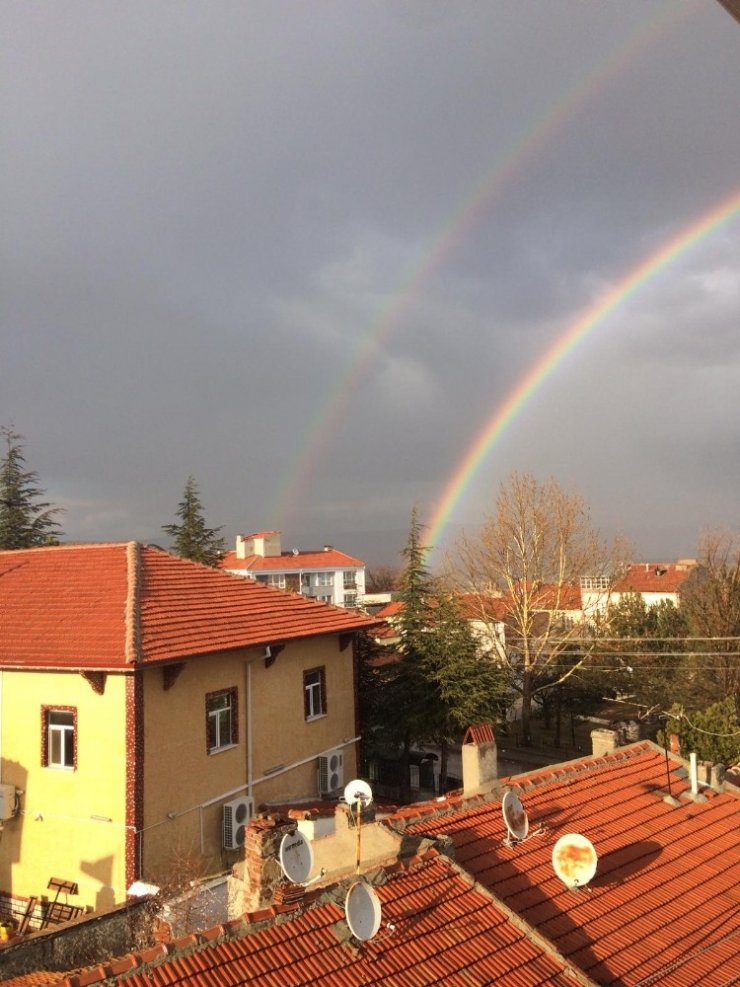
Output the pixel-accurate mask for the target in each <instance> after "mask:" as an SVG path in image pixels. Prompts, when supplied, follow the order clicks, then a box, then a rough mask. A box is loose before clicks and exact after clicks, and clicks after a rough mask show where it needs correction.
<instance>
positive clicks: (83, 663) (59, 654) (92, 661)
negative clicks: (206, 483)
mask: <svg viewBox="0 0 740 987" xmlns="http://www.w3.org/2000/svg"><path fill="white" fill-rule="evenodd" d="M373 623H374V620H373V619H372V618H368V617H359V616H357V615H356V614H355V613H354V612H353V611H351V610H344V609H341V608H339V607H333V606H330V605H329V604H325V603H317V602H314V601H313V600H309V599H307V598H305V597H302V596H299V595H298V594H293V593H284V592H282V591H281V590H275V589H271V588H269V587H267V586H262V585H260V584H259V583H256V582H253V581H252V580H246V579H243V578H241V577H238V576H230V575H228V574H227V573H223V572H218V571H217V570H215V569H211V568H209V567H208V566H203V565H199V564H198V563H195V562H189V561H187V560H185V559H181V558H178V557H176V556H173V555H170V554H168V553H167V552H164V551H163V550H162V549H159V548H155V547H152V546H147V545H141V544H139V543H137V542H129V543H123V544H112V545H68V546H67V545H61V546H58V547H54V548H35V549H28V550H18V551H12V552H0V665H1V666H5V667H7V666H21V667H31V666H33V667H71V668H80V667H82V668H125V667H130V666H131V665H132V664H138V663H145V664H146V663H151V662H158V661H166V660H171V659H174V658H182V657H187V656H190V655H197V654H206V653H210V652H214V651H227V650H230V649H233V648H244V647H252V646H260V645H263V644H269V643H273V644H274V643H278V642H281V641H288V640H292V639H296V638H303V637H313V636H316V635H319V634H336V633H342V632H352V631H356V630H360V629H363V628H367V627H371V626H372V625H373Z"/></svg>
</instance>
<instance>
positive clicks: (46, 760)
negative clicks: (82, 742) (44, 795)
mask: <svg viewBox="0 0 740 987" xmlns="http://www.w3.org/2000/svg"><path fill="white" fill-rule="evenodd" d="M41 713H42V727H41V735H42V736H41V763H42V765H43V766H44V767H46V768H67V769H69V770H74V769H75V768H76V767H77V710H76V709H75V707H74V706H56V707H55V706H44V707H42V711H41Z"/></svg>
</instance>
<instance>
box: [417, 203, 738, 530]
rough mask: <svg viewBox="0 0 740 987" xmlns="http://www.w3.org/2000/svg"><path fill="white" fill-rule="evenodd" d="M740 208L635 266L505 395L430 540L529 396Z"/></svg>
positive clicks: (707, 216) (697, 225)
mask: <svg viewBox="0 0 740 987" xmlns="http://www.w3.org/2000/svg"><path fill="white" fill-rule="evenodd" d="M738 212H740V189H736V190H735V191H734V192H733V193H732V195H731V196H730V197H729V198H726V199H724V200H723V201H722V202H720V203H719V204H718V205H715V206H713V207H712V208H711V209H710V210H709V211H708V212H704V213H702V215H701V216H700V217H699V218H698V219H695V220H694V221H693V222H691V223H689V225H688V226H686V227H684V228H683V229H682V230H681V231H680V232H679V233H678V234H677V235H676V236H673V237H671V239H670V240H668V242H667V243H664V244H663V246H661V247H660V248H659V249H658V250H656V251H655V252H653V253H651V254H650V255H649V256H648V257H646V258H645V259H644V260H642V261H641V262H640V263H639V264H638V265H637V267H634V268H633V269H632V270H631V271H630V272H629V274H627V275H626V276H625V277H623V278H622V279H621V280H620V281H618V282H617V283H616V284H615V285H613V286H612V287H611V288H610V289H609V291H607V292H606V294H605V295H604V296H603V297H602V298H600V299H599V300H598V301H597V302H596V303H595V304H593V305H591V306H590V307H589V308H588V309H587V310H586V311H585V312H584V313H583V314H582V315H581V316H580V317H579V318H578V319H576V321H575V322H574V323H573V324H572V325H571V326H570V327H569V328H568V329H566V331H565V332H564V333H563V334H562V335H561V336H560V337H559V338H558V339H556V340H555V342H554V343H553V344H552V345H551V346H550V347H549V349H547V350H546V352H545V353H544V354H543V355H542V356H541V357H540V358H539V359H538V360H537V362H536V363H535V364H533V366H531V367H530V368H529V370H528V371H527V373H526V374H525V376H524V377H523V378H522V380H520V381H519V383H518V384H517V385H516V386H515V387H514V388H513V390H512V391H511V392H510V393H509V395H508V396H507V397H506V398H505V400H504V401H503V402H502V403H501V404H500V405H497V406H496V408H495V410H494V412H493V414H492V415H491V417H490V418H488V419H487V420H486V423H485V424H484V426H483V428H482V429H480V431H479V432H478V433H477V435H476V436H475V438H474V439H473V441H472V443H471V444H470V446H469V448H468V450H467V452H466V453H465V455H464V456H463V458H462V459H461V460H460V462H459V464H458V465H457V467H456V468H455V470H454V472H453V474H452V476H451V478H450V479H449V480H448V482H447V485H446V486H445V488H444V490H443V492H442V496H441V497H440V499H439V501H438V502H437V504H436V506H435V508H434V511H433V513H432V518H431V521H430V522H429V526H428V530H427V532H426V535H425V542H426V544H427V545H430V546H433V545H436V544H437V543H438V541H439V538H440V535H441V533H442V530H443V529H444V527H445V525H446V524H447V523H448V521H449V520H450V516H451V515H452V512H453V511H454V510H455V508H456V507H457V505H458V503H459V501H460V500H461V499H462V497H463V496H464V495H465V493H466V491H467V489H468V487H469V486H470V484H471V483H472V481H473V479H474V478H475V476H476V474H477V472H478V470H479V469H480V467H481V466H482V464H483V462H484V460H485V459H486V457H487V456H488V454H489V453H490V452H491V450H492V449H493V447H494V445H495V444H496V442H497V441H498V439H499V438H500V437H501V436H502V435H503V433H504V431H505V430H506V429H507V428H508V426H509V425H511V423H512V422H513V421H514V420H515V419H516V417H517V415H519V414H520V412H521V411H522V409H523V408H524V406H525V405H526V403H527V401H528V400H529V399H530V398H531V397H532V395H533V394H534V393H535V392H536V391H537V390H538V388H539V387H540V386H541V385H542V384H544V383H545V381H546V380H547V379H548V378H549V377H550V376H551V375H552V373H553V372H554V371H555V370H556V369H557V368H558V367H559V366H560V364H561V363H562V362H563V360H565V358H566V357H567V356H568V355H569V354H570V353H572V352H573V350H574V349H575V347H576V346H578V344H579V343H581V342H582V341H583V340H584V339H585V338H586V337H587V336H588V335H589V333H591V332H593V331H594V330H595V329H596V328H597V327H598V326H600V325H603V323H604V322H605V321H606V320H607V319H608V317H609V316H610V315H611V314H612V312H614V310H615V309H616V308H617V307H618V306H620V305H622V304H623V303H624V302H626V301H627V300H628V299H629V298H631V297H632V295H634V294H635V293H636V292H637V291H639V289H640V288H642V287H643V286H644V285H645V284H647V283H648V282H649V281H651V280H652V279H653V278H654V277H655V276H656V275H657V274H659V273H660V272H661V271H662V270H663V268H665V267H667V266H668V265H669V264H670V263H672V261H674V260H676V259H677V258H678V257H680V256H681V255H682V254H684V253H685V252H686V251H687V250H689V249H690V248H691V247H693V246H694V245H695V244H696V243H698V242H699V241H700V240H702V239H703V238H704V237H706V236H708V235H709V234H710V233H712V232H713V231H714V230H716V229H717V227H718V226H721V225H722V224H723V223H727V222H728V221H729V220H731V219H732V218H733V217H734V216H735V215H736V214H737V213H738Z"/></svg>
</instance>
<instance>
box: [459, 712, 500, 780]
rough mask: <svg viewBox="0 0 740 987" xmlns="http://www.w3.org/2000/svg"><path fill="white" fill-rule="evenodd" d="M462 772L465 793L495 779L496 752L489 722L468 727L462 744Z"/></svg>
mask: <svg viewBox="0 0 740 987" xmlns="http://www.w3.org/2000/svg"><path fill="white" fill-rule="evenodd" d="M462 773H463V793H464V794H465V795H468V794H471V793H472V792H475V791H477V790H478V789H480V788H482V787H484V786H485V785H487V784H489V783H490V782H492V781H495V780H496V777H497V774H498V754H497V750H496V738H495V736H494V734H493V728H492V727H491V724H490V723H478V724H476V725H475V726H470V727H468V729H467V731H466V733H465V736H464V738H463V744H462Z"/></svg>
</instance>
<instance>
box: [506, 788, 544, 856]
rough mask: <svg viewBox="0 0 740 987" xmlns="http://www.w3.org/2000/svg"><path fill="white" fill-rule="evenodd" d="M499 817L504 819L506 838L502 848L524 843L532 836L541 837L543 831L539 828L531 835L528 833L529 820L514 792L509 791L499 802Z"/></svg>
mask: <svg viewBox="0 0 740 987" xmlns="http://www.w3.org/2000/svg"><path fill="white" fill-rule="evenodd" d="M501 815H502V816H503V817H504V824H505V826H506V837H505V838H504V841H503V843H504V846H515V845H516V844H517V843H525V842H526V841H527V840H529V839H531V838H532V837H533V836H541V835H542V833H544V829H543V828H542V826H540V828H539V829H536V830H535V831H534V832H533V833H530V832H529V819H528V818H527V813H526V810H525V808H524V806H523V805H522V803H521V800H520V799H519V796H518V795H517V794H516V792H514V791H511V790H509V791H508V792H506V794H505V795H504V797H503V799H502V800H501Z"/></svg>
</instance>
